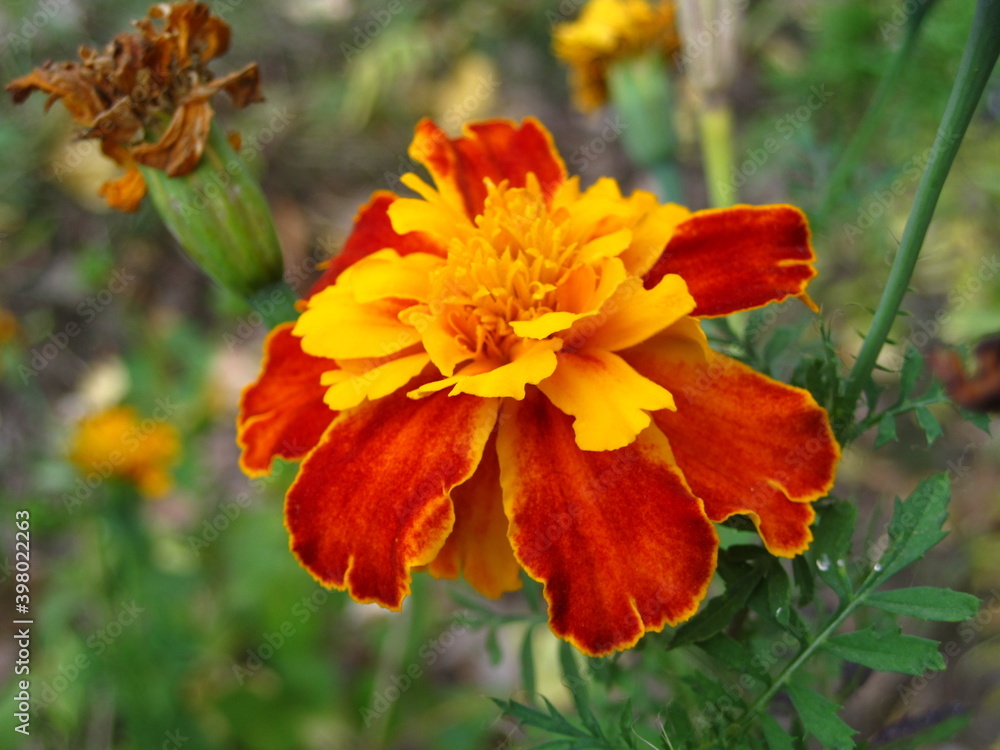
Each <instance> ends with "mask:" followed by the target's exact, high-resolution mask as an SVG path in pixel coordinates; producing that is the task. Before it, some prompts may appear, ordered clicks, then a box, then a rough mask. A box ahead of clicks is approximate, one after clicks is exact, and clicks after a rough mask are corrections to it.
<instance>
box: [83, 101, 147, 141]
mask: <svg viewBox="0 0 1000 750" xmlns="http://www.w3.org/2000/svg"><path fill="white" fill-rule="evenodd" d="M142 133H143V125H142V120H140V119H139V118H138V117H136V115H135V111H134V110H133V108H132V103H131V101H130V100H129V99H128V98H127V97H122V98H121V99H119V100H118V101H117V102H115V103H114V104H113V105H112V106H111V107H110V108H108V109H106V110H104V111H103V112H101V114H100V115H98V116H97V118H96V119H95V120H94V124H93V127H91V128H90V130H88V131H87V132H86V133H85V134H84V137H85V138H100V139H101V140H103V141H105V142H113V143H119V144H122V145H126V144H129V143H132V142H133V141H135V140H138V139H141V137H142Z"/></svg>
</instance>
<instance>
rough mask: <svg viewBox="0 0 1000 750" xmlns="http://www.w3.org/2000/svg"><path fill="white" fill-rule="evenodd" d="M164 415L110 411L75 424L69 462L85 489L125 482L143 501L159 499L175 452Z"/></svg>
mask: <svg viewBox="0 0 1000 750" xmlns="http://www.w3.org/2000/svg"><path fill="white" fill-rule="evenodd" d="M165 419H166V416H162V417H161V416H160V415H159V414H157V415H156V416H154V417H151V418H147V419H140V418H139V415H138V413H137V412H136V410H135V409H134V408H132V407H131V406H115V407H112V408H110V409H105V410H103V411H100V412H97V413H96V414H92V415H90V416H88V417H85V418H84V419H83V420H81V421H80V423H79V424H78V425H77V429H76V434H75V435H74V436H73V443H72V446H71V447H70V454H69V458H70V461H72V462H73V464H75V465H76V467H77V468H78V469H79V470H80V471H81V472H82V473H83V474H84V475H85V477H86V481H87V482H88V484H91V485H92V484H93V482H98V483H99V482H101V481H103V480H105V479H108V478H110V477H118V478H121V479H126V480H128V481H130V482H132V483H133V484H135V486H136V487H138V488H139V491H140V492H141V493H142V494H143V495H146V496H147V497H161V496H163V495H165V494H166V493H167V491H168V490H169V489H170V487H171V486H172V485H173V479H172V478H171V476H170V472H169V468H170V466H171V465H172V464H173V463H174V462H175V459H176V457H177V454H178V453H179V451H180V440H179V438H178V434H177V430H176V429H175V428H174V427H173V426H172V425H170V424H167V423H166V421H165Z"/></svg>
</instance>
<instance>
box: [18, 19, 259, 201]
mask: <svg viewBox="0 0 1000 750" xmlns="http://www.w3.org/2000/svg"><path fill="white" fill-rule="evenodd" d="M135 25H136V27H137V28H138V32H137V33H131V34H119V35H118V36H116V37H115V39H114V41H112V42H111V43H110V44H108V45H107V46H106V47H105V48H104V51H103V52H99V51H97V50H95V49H90V48H87V47H83V48H81V49H80V62H60V63H53V62H47V63H45V64H44V65H43V66H42V67H40V68H35V69H34V70H33V71H32V72H31V73H29V74H28V75H26V76H22V77H21V78H18V79H17V80H15V81H12V82H11V83H10V84H8V85H7V90H8V91H9V92H10V93H11V96H12V97H13V100H14V102H15V103H17V104H19V103H21V102H23V101H24V100H25V99H27V98H28V97H29V96H30V95H31V94H32V93H33V92H35V91H44V92H45V93H47V94H49V99H48V101H47V102H46V105H45V107H46V109H48V108H49V107H51V106H52V104H53V103H54V102H55V101H57V100H61V101H62V103H63V105H64V106H65V107H66V109H67V110H68V111H69V113H70V115H72V117H73V119H74V120H75V121H76V122H78V123H79V124H81V125H83V126H84V127H85V128H86V130H84V131H83V133H82V134H81V135H82V137H83V138H98V139H100V141H101V150H102V151H103V152H104V154H105V155H106V156H108V157H109V158H111V159H113V160H114V161H115V162H117V163H118V164H120V165H121V166H123V167H125V168H126V170H127V171H126V172H125V175H124V176H122V177H121V178H119V179H117V180H113V181H111V182H107V183H105V184H104V185H103V186H102V187H101V190H100V193H101V195H102V196H103V197H104V199H105V200H106V201H107V203H108V205H110V206H111V207H112V208H117V209H119V210H122V211H134V210H135V209H136V208H138V206H139V203H140V201H142V198H143V196H144V195H145V194H146V185H145V181H144V179H143V176H142V174H140V172H139V169H138V167H137V166H136V165H137V164H144V165H146V166H149V167H153V168H155V169H160V170H163V171H164V172H166V173H167V174H168V175H169V176H171V177H180V176H182V175H186V174H188V173H189V172H191V171H192V170H193V169H194V168H195V167H196V166H197V165H198V162H199V160H200V159H201V155H202V152H203V151H204V150H205V143H206V141H207V139H208V133H209V126H210V125H211V121H212V116H213V110H212V107H211V105H210V104H209V99H210V98H211V97H212V96H213V95H214V94H216V93H217V92H218V91H225V92H226V93H227V94H228V95H229V97H230V99H232V102H233V105H234V106H236V107H245V106H247V105H248V104H252V103H253V102H258V101H262V100H263V97H262V96H261V93H260V74H259V71H258V70H257V65H256V64H250V65H247V66H246V67H244V68H243V69H241V70H238V71H236V72H235V73H230V74H229V75H227V76H223V77H222V78H217V79H216V78H214V77H213V75H212V73H211V71H209V70H208V67H207V65H208V63H209V62H210V61H211V60H213V59H214V58H216V57H219V56H221V55H223V54H225V52H226V51H227V49H228V48H229V26H228V25H227V24H225V23H224V22H223V21H222V20H220V19H219V18H216V17H215V16H212V15H211V13H210V11H209V7H208V6H207V5H205V4H204V3H196V2H178V3H160V4H158V5H154V6H153V7H152V8H150V11H149V17H148V18H144V19H142V20H140V21H136V22H135Z"/></svg>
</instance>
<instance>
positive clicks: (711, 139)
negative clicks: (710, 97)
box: [698, 102, 736, 208]
mask: <svg viewBox="0 0 1000 750" xmlns="http://www.w3.org/2000/svg"><path fill="white" fill-rule="evenodd" d="M698 126H699V130H700V132H701V153H702V158H703V160H704V162H705V182H706V183H707V185H708V202H709V203H710V204H711V205H712V208H726V207H728V206H731V205H733V204H734V203H736V186H735V183H734V182H733V179H732V171H733V115H732V112H731V111H730V109H729V104H728V103H726V102H716V103H706V104H705V107H704V109H702V110H701V112H700V114H699V120H698Z"/></svg>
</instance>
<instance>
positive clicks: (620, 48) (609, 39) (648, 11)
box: [553, 0, 680, 112]
mask: <svg viewBox="0 0 1000 750" xmlns="http://www.w3.org/2000/svg"><path fill="white" fill-rule="evenodd" d="M679 46H680V43H679V41H678V37H677V30H676V28H675V26H674V4H673V3H671V2H659V3H649V2H646V0H590V2H589V3H587V5H586V7H585V8H584V9H583V12H582V13H581V14H580V17H579V19H578V20H577V21H575V22H573V23H562V24H559V25H558V26H556V28H555V31H554V33H553V48H554V50H555V54H556V57H558V58H559V59H561V60H563V61H564V62H566V63H567V64H568V65H569V66H570V81H571V83H572V86H573V99H574V102H575V104H576V106H577V107H578V108H579V109H581V110H582V111H584V112H589V111H592V110H594V109H597V108H598V107H600V106H601V105H602V104H604V102H605V101H606V100H607V98H608V67H609V66H610V65H611V64H612V63H614V62H615V61H617V60H621V59H623V58H628V57H634V56H637V55H640V54H642V53H644V52H648V51H650V50H655V49H662V50H663V54H664V55H665V56H669V55H671V54H673V53H674V52H676V51H677V50H678V48H679Z"/></svg>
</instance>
